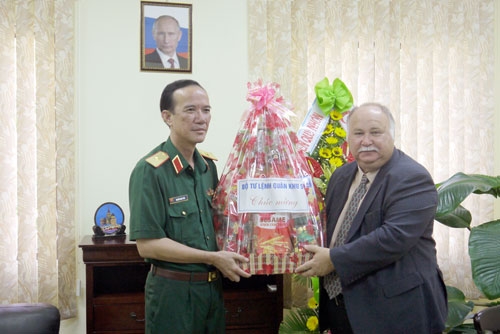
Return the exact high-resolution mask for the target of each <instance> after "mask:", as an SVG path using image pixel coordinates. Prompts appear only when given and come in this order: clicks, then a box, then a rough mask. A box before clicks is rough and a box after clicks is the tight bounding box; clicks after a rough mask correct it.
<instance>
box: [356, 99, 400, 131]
mask: <svg viewBox="0 0 500 334" xmlns="http://www.w3.org/2000/svg"><path fill="white" fill-rule="evenodd" d="M361 107H375V108H378V109H380V111H382V112H383V113H384V114H385V115H386V116H387V118H388V119H389V133H390V135H391V137H392V139H393V140H394V138H395V135H396V122H395V121H394V117H393V116H392V113H391V112H390V111H389V108H387V107H386V106H384V105H383V104H380V103H377V102H367V103H363V104H362V105H360V106H357V107H354V108H353V109H352V110H351V111H350V112H349V116H348V117H347V132H349V120H350V119H351V116H352V115H353V114H354V113H355V112H356V110H358V109H359V108H361Z"/></svg>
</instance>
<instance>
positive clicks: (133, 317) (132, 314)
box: [130, 312, 145, 322]
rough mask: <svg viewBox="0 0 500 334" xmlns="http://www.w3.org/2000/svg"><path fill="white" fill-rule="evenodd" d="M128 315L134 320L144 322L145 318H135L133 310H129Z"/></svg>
mask: <svg viewBox="0 0 500 334" xmlns="http://www.w3.org/2000/svg"><path fill="white" fill-rule="evenodd" d="M130 317H131V318H132V319H135V321H136V322H144V320H145V319H137V314H135V312H130Z"/></svg>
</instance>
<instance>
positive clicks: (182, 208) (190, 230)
mask: <svg viewBox="0 0 500 334" xmlns="http://www.w3.org/2000/svg"><path fill="white" fill-rule="evenodd" d="M169 215H170V220H171V222H172V224H171V226H170V230H171V233H170V238H171V239H174V240H176V241H178V242H181V243H183V244H186V245H188V246H195V242H196V241H197V240H199V237H200V236H201V231H200V225H201V224H200V214H199V211H198V208H197V207H196V206H191V205H185V204H184V203H182V204H175V205H172V206H171V207H170V208H169Z"/></svg>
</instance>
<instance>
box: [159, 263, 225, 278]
mask: <svg viewBox="0 0 500 334" xmlns="http://www.w3.org/2000/svg"><path fill="white" fill-rule="evenodd" d="M151 272H152V273H153V275H158V276H160V277H164V278H168V279H173V280H176V281H186V282H213V281H216V280H218V279H219V272H218V271H217V270H215V271H207V272H187V271H174V270H168V269H164V268H160V267H157V266H155V265H151Z"/></svg>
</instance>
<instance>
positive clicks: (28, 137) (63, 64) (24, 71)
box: [0, 0, 76, 319]
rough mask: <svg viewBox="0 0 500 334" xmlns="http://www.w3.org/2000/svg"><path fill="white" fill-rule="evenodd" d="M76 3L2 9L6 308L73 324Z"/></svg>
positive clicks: (39, 0) (1, 223)
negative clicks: (40, 312)
mask: <svg viewBox="0 0 500 334" xmlns="http://www.w3.org/2000/svg"><path fill="white" fill-rule="evenodd" d="M73 12H74V0H31V1H26V0H17V1H13V0H0V17H1V18H2V23H1V24H0V73H1V75H0V119H1V122H0V166H1V167H0V212H1V216H0V235H1V236H2V241H1V242H0V273H1V274H0V275H1V276H0V277H1V286H0V303H4V304H5V303H33V302H47V303H51V304H53V305H56V306H58V308H59V310H60V312H61V316H62V318H63V319H64V318H68V317H71V316H74V315H75V314H76V297H75V281H76V260H75V233H74V227H75V144H74V136H75V115H74V107H73V102H74V101H73V93H74V91H73V87H74V84H73V81H74V78H73V72H74V69H73V64H74V55H73V49H74V41H73V37H74V36H73V25H74V14H73Z"/></svg>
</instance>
